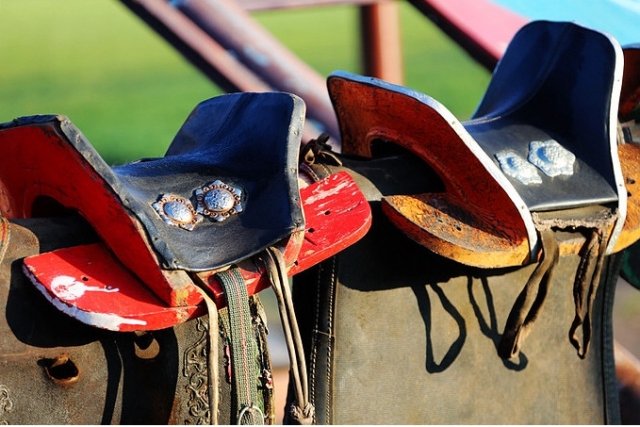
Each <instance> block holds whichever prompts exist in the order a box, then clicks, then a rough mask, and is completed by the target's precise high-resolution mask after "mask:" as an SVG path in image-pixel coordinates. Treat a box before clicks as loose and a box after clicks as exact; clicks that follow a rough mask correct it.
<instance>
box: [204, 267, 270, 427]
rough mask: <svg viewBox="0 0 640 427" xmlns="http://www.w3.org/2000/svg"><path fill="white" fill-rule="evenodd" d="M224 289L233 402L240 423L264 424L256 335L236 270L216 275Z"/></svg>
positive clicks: (247, 300)
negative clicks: (227, 318)
mask: <svg viewBox="0 0 640 427" xmlns="http://www.w3.org/2000/svg"><path fill="white" fill-rule="evenodd" d="M216 278H217V279H218V281H219V282H220V283H221V284H222V287H223V288H224V294H225V297H226V300H227V306H228V313H229V327H228V331H227V333H228V335H229V341H230V350H231V351H230V353H231V360H230V364H231V374H232V390H233V397H232V399H233V402H234V403H235V408H236V410H237V421H236V422H237V423H238V424H264V415H263V411H262V410H261V409H260V400H259V396H258V389H257V387H256V384H257V382H258V376H259V369H258V358H257V356H258V345H257V343H256V338H255V334H254V333H253V327H252V320H251V310H250V308H249V297H248V295H247V286H246V284H245V282H244V279H243V278H242V276H241V275H240V272H239V271H238V269H236V268H231V269H229V270H227V271H224V272H221V273H216Z"/></svg>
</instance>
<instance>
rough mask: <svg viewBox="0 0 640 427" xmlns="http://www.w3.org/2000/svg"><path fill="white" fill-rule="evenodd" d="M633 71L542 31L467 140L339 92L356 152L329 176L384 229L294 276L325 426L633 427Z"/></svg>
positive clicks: (443, 116)
mask: <svg viewBox="0 0 640 427" xmlns="http://www.w3.org/2000/svg"><path fill="white" fill-rule="evenodd" d="M621 54H622V51H621V49H620V47H619V45H618V44H617V42H616V41H615V40H613V39H612V38H611V37H609V36H607V35H605V34H603V33H600V32H597V31H593V30H590V29H587V28H584V27H581V26H579V25H575V24H572V23H559V22H546V21H536V22H532V23H530V24H528V25H527V26H525V27H523V28H522V30H521V31H520V32H518V33H517V34H516V36H515V37H514V39H513V41H512V42H511V43H510V45H509V47H508V49H507V51H506V53H505V55H504V57H503V58H502V60H501V62H500V63H499V64H498V66H497V68H496V69H495V71H494V74H493V76H492V79H491V82H490V84H489V87H488V89H487V91H486V94H485V96H484V98H483V99H482V101H481V102H480V105H479V106H478V108H477V110H476V112H475V114H474V116H473V117H472V118H471V120H469V121H465V122H461V121H459V120H458V119H457V118H455V117H454V116H453V114H451V113H450V112H449V111H448V110H447V109H446V107H445V106H444V105H443V104H441V103H440V102H438V101H437V100H435V99H433V98H431V97H429V96H427V95H425V94H422V93H418V92H416V91H414V90H411V89H409V88H406V87H401V86H397V85H393V84H389V83H387V82H384V81H381V80H379V79H375V78H370V77H363V76H358V75H354V74H351V73H347V72H335V73H333V74H332V75H331V76H329V79H328V88H329V93H330V96H331V99H332V102H333V104H334V108H335V110H336V114H337V116H338V121H339V124H340V129H341V138H342V147H343V154H342V155H340V156H339V158H340V160H341V162H342V166H336V165H333V164H330V165H329V166H326V167H327V168H328V170H330V171H336V170H340V169H346V170H349V171H350V173H351V174H352V175H353V176H354V177H356V179H357V180H358V182H359V184H360V187H361V189H363V191H364V192H365V194H366V195H367V197H368V200H369V201H370V203H371V205H372V209H373V213H374V225H373V227H372V230H371V231H370V232H369V233H368V234H367V236H366V237H365V238H364V239H363V240H361V241H359V242H358V243H357V244H355V245H353V246H351V247H350V248H348V249H346V250H345V251H343V252H341V253H340V254H338V255H337V256H336V259H335V260H333V261H331V262H326V263H322V264H320V265H319V266H317V267H314V269H313V272H312V273H310V274H307V273H306V272H305V273H303V274H302V275H299V276H296V277H295V278H294V290H295V292H296V295H294V296H295V298H296V299H295V301H296V304H297V306H298V309H299V310H300V311H301V312H307V311H309V312H310V315H309V318H308V319H305V324H304V325H303V326H302V330H303V336H305V337H306V339H307V340H308V341H309V342H310V344H309V345H308V348H307V355H308V360H309V365H310V372H311V373H310V377H311V378H313V381H314V384H313V390H314V392H313V395H312V401H313V402H314V404H315V405H316V415H317V418H316V421H317V422H318V423H319V424H324V423H337V424H349V423H406V424H424V423H436V424H441V423H442V424H447V423H454V424H467V423H489V424H492V423H498V424H499V423H505V422H507V423H509V422H517V423H534V424H536V423H574V422H578V423H583V422H594V421H595V422H605V421H606V422H614V423H615V422H616V420H617V414H618V410H619V408H618V407H617V404H618V402H617V396H616V390H615V372H614V370H613V349H612V346H611V333H612V332H611V301H612V295H613V290H614V289H615V282H616V280H617V275H618V271H619V267H620V264H619V261H620V253H621V251H622V250H623V249H625V248H626V247H627V246H629V245H630V244H632V243H633V242H635V241H636V240H637V239H638V237H639V235H638V231H639V227H638V215H637V212H638V211H637V206H638V202H637V197H636V195H635V193H634V192H633V191H630V194H627V190H631V189H632V185H633V183H634V182H636V181H637V178H638V177H639V176H640V175H639V169H638V165H639V162H640V160H639V159H640V157H639V156H638V155H639V154H640V152H638V148H639V147H638V145H637V144H633V143H626V144H622V141H621V140H618V138H617V137H618V122H617V108H618V96H619V93H620V84H621V78H622V55H621ZM316 157H318V158H322V153H318V155H316ZM329 163H330V162H329ZM310 167H316V166H314V165H311V166H310ZM318 168H319V167H316V169H318ZM376 171H378V172H379V173H378V172H376ZM380 171H384V172H380ZM380 247H384V248H385V250H384V251H380ZM363 263H366V265H367V266H368V268H367V269H363V268H361V266H362V265H363ZM543 306H544V309H542V308H543ZM534 323H535V325H536V327H535V328H533V327H532V326H533V325H534ZM502 325H504V327H502ZM567 332H569V333H567ZM567 336H569V340H570V342H571V344H572V345H567V344H568V343H566V341H567ZM525 337H528V338H527V340H528V341H527V344H526V345H525V346H523V342H524V339H525ZM590 344H591V346H592V348H595V350H594V351H591V352H589V351H588V349H589V345H590ZM576 351H577V353H578V357H576ZM496 353H497V355H496ZM498 356H499V357H498ZM399 360H401V361H402V362H401V363H398V361H399ZM549 390H558V393H549ZM416 402H418V404H417V405H416Z"/></svg>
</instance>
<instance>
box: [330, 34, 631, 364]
mask: <svg viewBox="0 0 640 427" xmlns="http://www.w3.org/2000/svg"><path fill="white" fill-rule="evenodd" d="M622 65H623V61H622V51H621V48H620V46H619V45H618V43H617V41H615V40H614V39H613V38H611V37H610V36H608V35H606V34H604V33H601V32H598V31H594V30H591V29H588V28H585V27H582V26H579V25H576V24H573V23H560V22H548V21H535V22H532V23H530V24H528V25H526V26H525V27H523V28H522V29H521V30H520V31H519V32H518V33H517V34H516V35H515V37H514V39H513V40H512V41H511V43H510V44H509V47H508V49H507V51H506V52H505V54H504V56H503V58H502V60H501V61H500V62H499V64H498V66H497V67H496V69H495V70H494V73H493V76H492V79H491V82H490V84H489V86H488V88H487V90H486V93H485V95H484V97H483V99H482V100H481V102H480V104H479V106H478V107H477V110H476V112H475V114H474V115H473V117H472V118H471V120H469V121H466V122H460V121H459V120H458V119H456V118H455V117H454V115H453V114H451V112H449V110H447V108H446V107H445V106H444V105H442V104H441V103H440V102H438V101H437V100H435V99H433V98H431V97H429V96H427V95H424V94H421V93H418V92H416V91H414V90H411V89H408V88H406V87H401V86H397V85H393V84H389V83H386V82H383V81H380V80H378V79H374V78H368V77H362V76H357V75H353V74H350V73H346V72H336V73H333V74H332V75H331V76H330V77H329V80H328V87H329V91H330V93H331V97H332V100H333V102H334V106H335V109H336V112H337V115H338V118H339V122H340V126H341V129H342V138H343V150H344V151H345V152H346V153H350V154H356V155H361V156H365V157H370V156H371V142H372V141H374V140H376V139H382V140H387V141H391V142H393V143H395V144H398V145H400V146H401V147H404V148H405V149H407V150H409V151H410V152H412V153H413V154H415V155H417V156H418V157H419V158H420V159H422V160H423V161H424V162H425V163H427V164H428V165H429V166H430V168H432V169H433V171H435V172H436V174H437V175H438V176H439V177H440V179H441V180H442V184H443V186H444V191H442V192H437V193H424V194H397V195H388V196H385V197H383V199H382V209H383V211H384V212H385V214H386V215H387V216H388V218H389V219H390V220H391V222H392V223H394V224H395V225H396V226H397V227H398V228H399V229H401V230H402V231H403V232H404V233H405V234H407V235H408V236H409V237H411V238H412V239H413V240H415V241H417V242H418V243H420V244H422V245H423V246H425V247H427V248H428V249H430V250H432V251H433V252H435V253H437V254H439V255H442V256H445V257H447V258H450V259H452V260H455V261H457V262H460V263H462V264H466V265H469V266H473V267H481V268H499V267H516V266H524V265H528V264H531V263H537V262H539V263H540V264H539V266H538V269H537V270H536V271H535V272H534V273H533V274H532V277H531V279H530V282H529V283H527V285H525V288H524V289H523V292H522V294H521V295H520V297H519V299H518V300H517V301H516V303H515V305H514V309H513V311H512V313H511V315H510V319H509V320H508V321H507V324H508V325H511V326H508V327H507V328H506V331H505V335H506V336H508V337H507V338H503V341H504V340H506V341H509V342H508V343H505V344H504V345H502V346H501V350H499V353H500V354H501V356H503V357H505V358H509V357H513V356H515V355H517V354H518V351H519V350H518V349H519V346H520V344H519V342H520V340H521V339H523V338H524V336H526V335H527V333H528V332H527V328H528V326H527V325H529V324H530V323H532V322H533V320H534V319H535V317H536V316H537V311H538V310H539V308H540V306H541V305H542V302H543V301H544V295H545V294H546V286H547V285H546V283H547V282H548V281H549V280H550V276H551V274H552V272H553V266H554V265H555V263H556V262H557V257H558V256H559V255H565V254H577V253H579V254H581V257H582V259H583V262H582V264H581V266H580V267H579V269H578V272H577V273H576V278H575V281H576V284H575V290H574V293H575V294H576V320H575V321H574V325H572V327H571V329H572V332H571V334H570V335H571V336H572V338H571V340H572V342H573V343H574V346H576V347H577V348H578V351H579V353H580V354H581V355H584V352H585V351H586V348H588V341H589V336H590V331H589V328H590V326H589V325H588V323H589V316H590V315H589V313H586V314H585V313H584V312H583V311H584V310H587V312H588V311H589V310H588V309H586V308H585V307H586V306H587V305H588V304H589V303H588V302H586V301H590V299H591V298H592V296H593V295H594V294H595V286H597V283H598V282H599V274H600V268H601V266H602V258H603V257H604V256H605V255H607V254H612V253H614V252H618V251H620V250H621V249H624V248H625V247H627V246H628V245H630V244H631V243H633V242H634V241H635V240H637V239H638V237H639V236H640V235H639V234H638V232H639V231H640V230H639V227H638V216H637V211H636V210H635V205H637V203H638V202H637V201H636V198H632V197H629V196H628V194H627V189H626V186H625V180H626V181H627V182H629V183H632V182H635V180H636V179H637V178H638V165H639V162H640V157H638V154H640V153H639V152H638V146H637V145H636V144H622V145H618V140H617V129H618V122H617V108H618V98H619V94H620V86H621V78H622ZM400 124H402V126H400ZM628 203H630V204H632V205H633V209H632V212H633V216H628V215H627V212H628V207H627V205H628ZM554 231H555V232H557V233H554ZM587 271H588V273H587ZM583 305H584V306H583ZM583 324H584V326H585V328H586V329H587V330H586V331H585V332H584V334H583V335H584V343H582V344H580V343H579V342H578V341H579V339H578V338H577V337H576V333H575V329H576V328H578V327H579V326H580V325H583ZM509 335H513V336H510V337H509Z"/></svg>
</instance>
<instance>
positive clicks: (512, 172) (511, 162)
mask: <svg viewBox="0 0 640 427" xmlns="http://www.w3.org/2000/svg"><path fill="white" fill-rule="evenodd" d="M495 156H496V159H498V163H499V164H500V169H502V172H504V174H505V175H508V176H510V177H511V178H513V179H517V180H518V181H520V182H521V183H523V184H524V185H529V184H541V183H542V178H541V177H540V174H538V169H536V167H535V166H533V165H532V164H531V163H529V162H527V161H526V160H525V159H524V157H522V156H520V155H519V154H518V153H516V152H515V151H511V150H504V151H500V152H499V153H496V155H495Z"/></svg>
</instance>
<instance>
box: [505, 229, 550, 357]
mask: <svg viewBox="0 0 640 427" xmlns="http://www.w3.org/2000/svg"><path fill="white" fill-rule="evenodd" d="M540 237H541V241H542V254H543V257H544V258H543V259H542V261H541V262H540V263H539V264H538V266H537V267H536V269H535V270H534V271H533V274H531V276H530V277H529V280H528V281H527V284H526V285H525V286H524V288H523V289H522V292H520V295H518V298H517V299H516V302H515V304H514V305H513V308H512V309H511V312H510V313H509V317H508V318H507V323H506V325H505V327H504V333H503V334H502V338H501V340H500V344H499V345H498V355H499V356H500V357H502V358H503V359H510V358H512V357H516V356H517V355H518V354H519V353H520V348H521V347H522V343H523V342H524V340H525V338H526V337H527V335H529V332H531V328H532V326H533V323H534V321H535V320H536V318H537V317H538V314H539V313H540V309H541V308H542V305H543V304H544V301H545V299H546V296H547V293H548V291H549V284H550V283H551V279H552V276H553V270H554V268H555V266H556V265H557V264H558V259H559V256H560V255H559V254H560V251H559V250H558V243H557V242H556V238H555V235H554V233H553V230H551V229H550V228H548V229H545V230H542V231H541V232H540Z"/></svg>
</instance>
